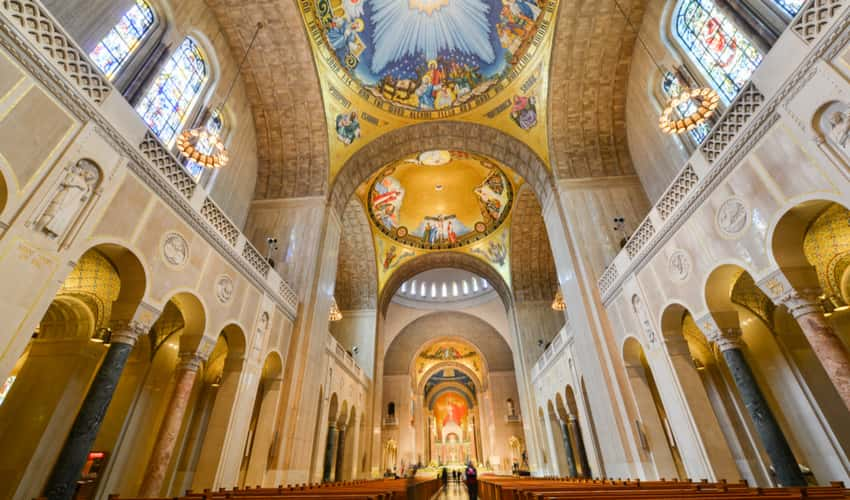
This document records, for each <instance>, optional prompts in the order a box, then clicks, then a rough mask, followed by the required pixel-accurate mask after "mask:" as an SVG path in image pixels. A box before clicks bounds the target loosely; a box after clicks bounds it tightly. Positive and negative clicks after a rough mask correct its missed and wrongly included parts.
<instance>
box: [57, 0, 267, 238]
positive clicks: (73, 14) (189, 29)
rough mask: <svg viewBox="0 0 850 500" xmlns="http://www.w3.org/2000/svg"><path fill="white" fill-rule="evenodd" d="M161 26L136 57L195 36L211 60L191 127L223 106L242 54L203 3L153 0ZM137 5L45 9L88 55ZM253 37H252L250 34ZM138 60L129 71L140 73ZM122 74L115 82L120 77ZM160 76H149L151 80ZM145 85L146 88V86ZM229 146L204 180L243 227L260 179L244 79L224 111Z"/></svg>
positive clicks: (69, 0) (77, 1) (72, 3)
mask: <svg viewBox="0 0 850 500" xmlns="http://www.w3.org/2000/svg"><path fill="white" fill-rule="evenodd" d="M150 3H151V5H152V7H153V8H154V10H155V12H156V15H157V21H158V25H157V26H156V28H155V29H153V30H152V31H151V35H150V36H149V37H148V38H146V39H145V41H144V43H143V44H142V45H141V46H140V48H139V50H138V52H137V54H138V55H139V57H142V58H143V57H144V56H146V55H147V53H148V51H149V50H150V49H151V48H152V46H153V45H154V44H155V42H156V41H157V40H162V42H163V43H165V44H167V45H169V46H170V49H171V50H173V49H175V48H177V47H178V46H179V45H180V43H181V42H182V41H183V39H184V38H185V37H186V36H191V37H193V38H194V39H195V40H196V41H197V42H198V43H199V44H200V46H201V48H202V49H203V50H204V51H205V54H206V56H207V63H208V71H209V73H210V78H209V81H208V82H207V83H206V84H205V87H204V90H203V93H202V95H201V98H200V100H199V102H198V103H197V104H196V105H195V106H194V107H193V108H192V109H191V110H190V112H189V124H190V125H191V124H193V123H195V122H196V121H197V120H199V119H200V118H199V116H200V113H201V112H202V111H203V110H206V109H212V108H215V107H216V106H218V105H220V104H221V103H222V101H223V99H224V97H225V95H226V93H227V90H228V88H229V87H230V83H231V81H232V79H233V78H234V76H235V74H236V70H237V68H238V66H239V61H240V60H241V59H242V56H243V54H242V53H237V54H234V53H232V52H231V50H230V46H229V45H228V44H227V41H226V39H225V37H224V36H223V34H222V33H221V29H222V28H221V26H220V25H219V24H218V21H217V20H216V18H215V16H214V15H213V13H212V11H211V10H210V9H209V8H208V7H207V5H206V3H205V2H204V1H203V0H183V1H173V0H151V2H150ZM132 4H133V2H131V1H128V0H120V1H101V0H97V1H95V2H91V1H89V0H62V1H57V0H48V1H46V2H44V5H45V7H47V9H48V10H49V12H50V13H51V14H52V15H53V16H54V17H55V18H56V19H57V20H58V21H59V23H60V24H61V25H62V26H63V27H64V28H65V29H66V30H67V31H68V33H69V34H70V35H71V36H72V37H73V38H74V39H75V40H76V42H77V43H78V44H79V45H80V46H81V47H82V48H83V50H84V51H86V52H89V51H91V50H92V49H93V48H94V47H95V46H96V45H97V44H98V43H99V42H100V40H101V38H102V37H103V36H104V35H105V34H106V33H108V32H109V30H110V29H112V27H113V26H114V25H115V24H116V23H117V21H118V20H119V19H120V18H121V16H122V15H123V14H124V12H126V10H127V9H128V8H129V7H130V6H131V5H132ZM249 36H250V35H249ZM134 62H135V63H137V61H135V60H134V59H131V60H130V62H129V63H127V66H128V67H131V68H132V69H137V68H138V64H133V63H134ZM121 77H122V75H121V74H120V73H119V74H118V75H117V76H116V78H118V79H121ZM155 77H156V74H154V75H153V76H151V81H152V80H153V79H154V78H155ZM149 83H150V82H145V85H144V86H143V87H142V88H147V85H148V84H149ZM224 119H225V134H226V137H225V143H226V144H227V147H228V151H229V153H230V158H231V160H230V163H229V165H228V166H227V167H226V168H225V169H224V170H220V171H217V172H212V173H207V174H205V175H204V176H203V177H202V178H201V184H202V185H204V186H205V187H206V188H207V190H208V191H210V194H211V195H212V197H213V199H214V200H215V201H216V202H217V203H218V204H219V205H220V206H221V207H222V209H223V210H224V211H225V213H227V215H229V216H230V218H231V219H233V221H234V222H236V224H237V226H239V227H240V228H242V227H244V224H245V220H246V218H247V215H248V209H249V207H250V202H251V200H252V199H253V195H254V184H255V182H256V178H257V164H258V160H257V136H256V132H255V129H254V118H253V114H252V112H251V107H250V103H249V101H248V96H247V94H246V89H245V85H244V83H243V82H242V80H241V79H240V80H238V81H237V82H236V86H235V88H234V89H233V93H232V95H231V96H230V98H229V99H228V101H227V105H226V108H225V112H224Z"/></svg>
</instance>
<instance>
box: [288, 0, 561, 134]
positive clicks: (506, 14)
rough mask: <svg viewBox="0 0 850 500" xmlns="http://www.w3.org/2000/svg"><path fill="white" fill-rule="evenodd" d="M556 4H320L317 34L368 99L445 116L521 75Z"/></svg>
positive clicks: (510, 0) (416, 114)
mask: <svg viewBox="0 0 850 500" xmlns="http://www.w3.org/2000/svg"><path fill="white" fill-rule="evenodd" d="M555 1H556V0H401V1H400V0H313V2H312V6H311V7H312V9H313V11H312V14H313V15H314V16H315V26H310V28H311V29H310V32H311V35H312V37H313V38H314V40H315V41H316V42H317V43H322V44H323V45H324V48H325V49H326V51H325V52H326V55H325V60H326V62H327V63H328V65H329V66H330V67H331V69H332V70H333V71H334V73H336V74H337V75H338V76H339V77H340V80H342V81H343V82H345V83H346V85H347V86H348V87H350V88H352V89H354V90H355V91H356V92H358V94H359V95H360V96H361V97H362V98H364V99H366V100H367V101H369V102H370V103H372V104H374V105H376V106H379V107H381V108H382V109H385V110H389V111H392V112H393V113H395V114H398V115H400V116H406V117H413V118H430V117H444V116H450V115H452V114H454V113H460V112H464V111H467V110H469V109H472V108H473V107H475V106H476V105H478V104H480V103H482V102H485V101H487V100H488V99H489V98H490V97H492V96H493V95H495V93H496V92H498V91H499V90H501V89H502V88H504V87H505V86H506V85H507V84H508V83H509V82H511V81H512V80H514V79H515V78H516V77H517V76H518V74H519V72H520V71H521V70H522V68H523V67H524V66H525V65H526V64H527V63H528V61H529V59H530V57H529V56H530V52H532V51H530V49H531V48H533V47H536V46H537V45H539V44H540V43H541V41H542V39H543V35H544V34H545V33H546V31H547V30H548V28H549V25H550V22H549V19H550V16H549V15H548V14H550V13H551V11H552V10H553V7H554V5H553V4H554V3H555ZM306 5H308V2H302V10H303V9H304V8H305V6H306Z"/></svg>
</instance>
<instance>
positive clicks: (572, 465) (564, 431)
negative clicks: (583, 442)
mask: <svg viewBox="0 0 850 500" xmlns="http://www.w3.org/2000/svg"><path fill="white" fill-rule="evenodd" d="M558 424H559V425H560V426H561V436H562V437H563V438H564V452H565V453H566V455H567V470H568V471H569V474H570V477H578V471H577V470H576V461H575V460H574V459H573V445H572V440H571V439H570V429H569V427H567V424H566V422H564V421H563V420H561V419H558Z"/></svg>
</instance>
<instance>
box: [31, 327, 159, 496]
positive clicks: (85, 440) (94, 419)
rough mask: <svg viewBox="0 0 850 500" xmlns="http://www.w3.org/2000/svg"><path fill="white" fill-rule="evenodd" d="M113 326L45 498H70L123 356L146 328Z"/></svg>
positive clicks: (63, 447)
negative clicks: (108, 341) (113, 329)
mask: <svg viewBox="0 0 850 500" xmlns="http://www.w3.org/2000/svg"><path fill="white" fill-rule="evenodd" d="M115 330H116V331H115V333H113V334H112V338H111V343H110V345H109V349H108V350H107V351H106V356H104V358H103V362H102V363H101V364H100V367H99V368H98V370H97V373H96V374H95V376H94V380H93V381H92V384H91V387H89V391H88V393H86V397H85V399H84V400H83V405H82V406H81V407H80V411H79V413H77V417H76V418H75V419H74V424H73V425H72V426H71V431H70V432H69V433H68V438H67V439H66V440H65V444H64V445H63V446H62V451H61V452H60V453H59V458H58V459H57V460H56V463H55V465H54V466H53V472H52V473H51V474H50V478H49V479H48V480H47V486H45V488H44V496H45V497H47V498H48V499H49V500H70V499H71V498H73V496H74V493H75V492H76V483H77V480H79V479H80V473H82V471H83V467H85V465H86V460H87V459H88V454H89V451H91V447H92V445H93V444H94V440H95V438H97V433H98V431H99V430H100V425H101V424H102V423H103V418H104V416H105V415H106V410H107V409H108V408H109V403H110V402H111V401H112V396H113V395H114V394H115V388H116V387H117V386H118V381H119V379H120V378H121V373H122V372H123V371H124V366H125V365H126V364H127V359H128V358H129V357H130V353H131V352H132V350H133V346H134V345H135V344H136V340H137V339H138V338H139V336H141V335H142V334H144V333H145V331H146V328H144V327H143V326H142V325H141V324H138V323H135V322H133V323H130V324H127V325H123V326H122V327H120V328H116V329H115Z"/></svg>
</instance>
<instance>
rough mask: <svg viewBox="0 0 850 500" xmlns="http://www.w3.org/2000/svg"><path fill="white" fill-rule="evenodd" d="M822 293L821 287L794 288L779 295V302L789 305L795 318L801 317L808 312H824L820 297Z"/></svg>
mask: <svg viewBox="0 0 850 500" xmlns="http://www.w3.org/2000/svg"><path fill="white" fill-rule="evenodd" d="M820 294H821V290H820V289H813V288H809V289H805V290H794V289H792V290H790V291H789V292H787V293H785V294H783V295H782V296H781V297H779V298H778V299H777V302H778V303H780V304H782V305H784V306H785V307H787V308H788V312H790V313H791V315H792V316H793V317H794V319H799V318H800V317H802V316H805V315H807V314H812V313H818V314H823V312H824V311H823V306H822V305H821V303H820V299H819V297H820Z"/></svg>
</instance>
